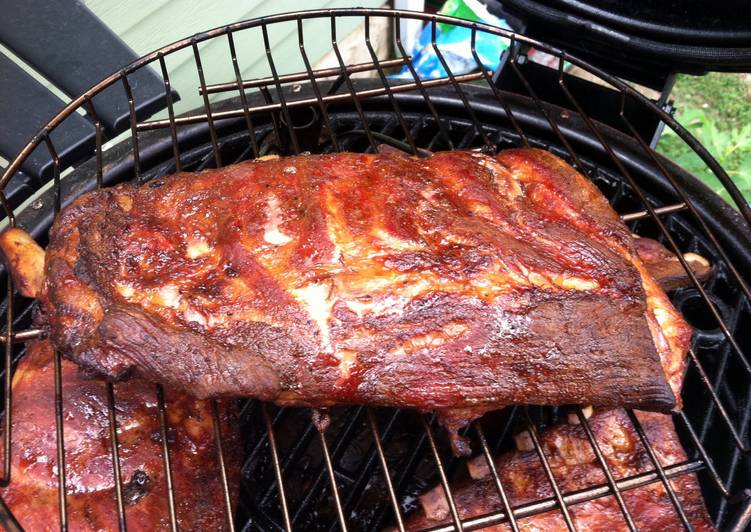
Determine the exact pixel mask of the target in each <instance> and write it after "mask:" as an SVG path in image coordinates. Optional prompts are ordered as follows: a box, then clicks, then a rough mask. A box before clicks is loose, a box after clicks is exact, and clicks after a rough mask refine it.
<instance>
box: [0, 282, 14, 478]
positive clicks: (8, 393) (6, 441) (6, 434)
mask: <svg viewBox="0 0 751 532" xmlns="http://www.w3.org/2000/svg"><path fill="white" fill-rule="evenodd" d="M5 282H6V285H7V292H6V293H7V294H8V295H7V296H6V300H7V306H8V307H7V309H6V326H7V328H8V330H9V331H13V296H12V294H13V279H12V277H11V276H10V275H8V276H7V277H6V280H5ZM3 343H4V344H5V356H4V357H3V360H4V363H3V366H4V370H5V374H4V375H3V377H4V378H3V392H4V393H5V397H4V401H3V408H4V410H3V413H4V414H5V415H4V416H3V478H2V486H7V485H8V483H9V482H10V471H11V450H12V447H11V427H12V426H13V425H12V423H11V415H12V412H13V409H12V408H13V401H12V393H13V386H12V384H13V375H11V374H12V373H13V345H12V332H11V339H9V338H8V336H6V337H5V338H3Z"/></svg>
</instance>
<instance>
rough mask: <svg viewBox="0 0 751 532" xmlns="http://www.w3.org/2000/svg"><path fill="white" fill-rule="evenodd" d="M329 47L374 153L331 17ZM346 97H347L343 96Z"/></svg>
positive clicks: (358, 96) (333, 20)
mask: <svg viewBox="0 0 751 532" xmlns="http://www.w3.org/2000/svg"><path fill="white" fill-rule="evenodd" d="M330 31H331V46H332V47H333V49H334V54H335V55H336V60H337V62H338V63H339V72H340V76H341V77H343V78H344V81H345V82H346V84H347V89H348V91H349V95H351V101H352V103H354V104H355V109H356V110H357V115H358V116H359V117H360V122H361V123H362V127H363V129H364V130H365V134H366V136H367V137H368V142H369V143H370V148H371V149H372V150H373V151H376V143H375V140H373V135H372V133H371V131H370V127H368V121H367V119H366V118H365V114H364V113H363V110H362V104H361V103H360V95H359V94H357V91H356V90H355V87H354V85H352V79H351V78H350V77H349V73H347V65H345V64H344V59H343V58H342V53H341V51H340V50H339V44H338V43H337V39H336V17H334V16H333V15H332V16H331V30H330ZM382 94H386V92H385V89H384V90H383V93H382ZM345 96H348V95H345ZM327 97H329V98H333V97H334V95H330V96H327Z"/></svg>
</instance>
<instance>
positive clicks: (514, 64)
mask: <svg viewBox="0 0 751 532" xmlns="http://www.w3.org/2000/svg"><path fill="white" fill-rule="evenodd" d="M509 50H510V51H511V60H510V61H509V64H510V65H511V70H513V71H514V74H516V77H517V78H518V79H519V81H521V82H522V85H524V89H525V90H526V91H527V94H529V95H530V97H531V98H532V100H533V101H534V102H535V107H537V109H538V110H539V111H540V113H542V116H543V117H545V120H546V121H547V123H548V124H549V125H550V128H551V129H552V131H553V132H554V133H555V136H556V138H557V139H558V140H559V141H560V142H561V144H562V145H563V146H564V147H565V148H566V152H567V153H568V154H569V157H571V162H572V164H573V165H574V166H575V167H576V168H577V169H578V170H581V171H583V169H584V166H583V165H582V163H581V161H580V160H579V157H578V156H577V155H576V152H575V151H574V149H573V148H572V147H571V143H570V142H569V141H568V139H567V138H566V137H565V136H564V135H563V133H561V130H560V128H559V127H558V124H557V123H556V121H555V120H553V118H552V117H551V116H550V113H549V112H548V110H547V109H545V106H543V105H542V101H541V100H540V98H539V97H538V96H537V92H536V91H535V90H534V88H533V87H532V84H531V83H530V82H529V80H528V79H527V77H526V76H525V75H524V73H522V71H521V70H520V69H519V64H518V60H519V46H518V45H517V43H516V37H512V38H511V45H510V46H509Z"/></svg>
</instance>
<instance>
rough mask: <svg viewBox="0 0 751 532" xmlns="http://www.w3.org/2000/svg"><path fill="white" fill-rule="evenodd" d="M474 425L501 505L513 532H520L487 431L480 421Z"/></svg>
mask: <svg viewBox="0 0 751 532" xmlns="http://www.w3.org/2000/svg"><path fill="white" fill-rule="evenodd" d="M473 425H474V427H475V432H476V433H477V437H478V438H479V440H480V446H481V447H482V453H483V455H485V461H486V462H487V464H488V468H489V469H490V474H491V475H492V476H493V482H494V483H495V489H496V490H497V491H498V496H499V497H500V498H501V503H502V504H503V510H504V512H506V515H507V516H508V520H509V525H510V526H511V530H513V532H519V525H518V524H517V523H516V517H515V516H514V511H513V510H512V509H511V503H510V502H509V499H508V495H506V490H505V489H504V488H503V485H502V484H501V477H500V476H499V475H498V469H497V468H496V467H495V459H494V458H493V455H492V454H491V453H490V448H489V447H488V441H487V439H486V438H485V431H484V430H483V429H482V424H481V423H480V421H479V420H478V421H475V422H474V424H473Z"/></svg>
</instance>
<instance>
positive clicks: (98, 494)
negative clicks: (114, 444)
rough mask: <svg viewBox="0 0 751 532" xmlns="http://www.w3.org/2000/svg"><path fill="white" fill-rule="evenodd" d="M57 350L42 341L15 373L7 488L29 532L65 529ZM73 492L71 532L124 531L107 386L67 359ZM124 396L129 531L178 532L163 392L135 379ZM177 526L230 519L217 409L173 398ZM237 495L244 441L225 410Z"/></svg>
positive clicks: (4, 492) (230, 473)
mask: <svg viewBox="0 0 751 532" xmlns="http://www.w3.org/2000/svg"><path fill="white" fill-rule="evenodd" d="M53 356H54V352H53V349H52V346H51V344H50V342H49V341H47V340H37V341H33V342H31V343H30V344H29V345H28V350H27V353H26V355H25V356H24V358H23V359H21V361H20V363H19V365H18V368H17V369H16V371H15V374H14V375H13V384H12V386H13V418H12V428H11V437H12V446H11V450H10V452H11V477H10V480H11V481H10V484H9V485H8V486H7V487H5V488H2V489H0V496H2V498H3V501H4V502H5V504H6V505H7V506H8V508H10V510H11V512H13V514H14V516H15V518H16V519H17V520H18V522H19V524H20V525H21V526H22V527H23V528H24V529H25V530H34V531H39V530H50V531H51V530H59V529H60V525H59V522H58V517H57V515H58V511H59V499H58V475H57V471H58V462H57V442H56V433H55V427H56V425H55V382H54V378H55V369H54V359H53ZM61 383H62V397H63V403H62V408H63V412H62V414H63V435H64V440H63V441H64V448H65V455H64V456H65V478H66V482H65V489H66V493H67V498H66V509H67V518H68V529H69V530H117V528H118V509H117V499H116V492H115V474H114V468H113V463H112V452H111V439H110V424H109V417H108V415H109V410H108V404H109V403H108V395H107V390H106V384H105V383H104V382H102V381H99V380H92V379H87V378H85V377H84V376H83V375H82V373H81V371H80V370H79V369H78V367H77V366H76V365H75V364H74V363H73V362H70V361H68V360H65V359H62V361H61ZM114 389H115V397H116V399H115V405H116V408H115V412H116V419H117V428H118V430H117V439H118V444H119V445H118V451H119V463H120V471H121V478H122V495H123V502H124V510H125V522H126V525H127V527H128V530H169V528H170V517H169V509H168V502H167V480H166V470H165V466H164V462H163V456H162V439H161V432H160V422H159V417H158V403H157V396H156V386H154V385H153V384H150V383H148V382H146V381H143V380H136V379H131V380H129V381H127V382H123V383H119V384H116V385H115V386H114ZM165 400H166V403H167V409H166V421H167V426H168V432H167V434H168V443H169V451H170V459H171V475H172V479H171V480H172V485H173V489H174V492H175V510H176V516H177V524H178V526H179V527H180V528H181V529H184V530H224V529H227V527H228V525H227V517H226V515H227V514H226V510H225V506H224V497H223V493H224V492H223V489H222V484H221V479H220V477H219V473H218V467H219V465H218V457H217V448H216V442H215V439H214V429H213V419H212V412H211V408H210V405H209V402H208V401H202V400H198V399H194V398H192V397H189V396H187V395H185V394H181V393H172V392H169V391H166V392H165ZM218 413H219V421H220V426H221V427H222V428H221V430H222V435H223V442H222V443H223V444H224V450H225V455H224V458H225V465H226V467H227V478H228V484H229V489H230V493H231V494H233V497H234V496H235V495H236V493H235V492H236V490H237V487H238V483H239V470H240V455H239V454H238V453H239V447H240V443H239V434H238V433H237V431H236V430H235V429H234V421H235V420H234V418H235V414H234V413H233V411H232V407H231V406H230V405H229V404H227V403H223V402H222V401H219V402H218Z"/></svg>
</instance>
